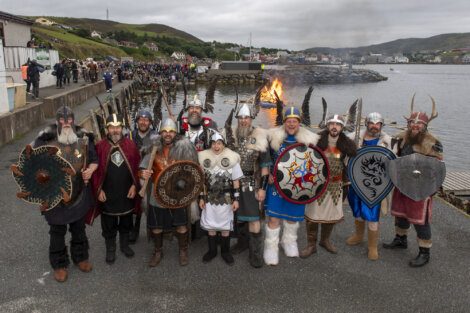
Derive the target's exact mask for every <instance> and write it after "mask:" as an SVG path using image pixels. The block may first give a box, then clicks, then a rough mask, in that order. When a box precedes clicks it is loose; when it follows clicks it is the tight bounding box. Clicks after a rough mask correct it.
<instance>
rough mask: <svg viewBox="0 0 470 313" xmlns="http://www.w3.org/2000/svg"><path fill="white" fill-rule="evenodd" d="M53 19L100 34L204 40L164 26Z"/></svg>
mask: <svg viewBox="0 0 470 313" xmlns="http://www.w3.org/2000/svg"><path fill="white" fill-rule="evenodd" d="M46 18H48V19H51V20H53V21H55V22H57V23H60V24H64V25H68V26H72V27H75V28H83V29H87V30H89V31H93V30H96V31H98V32H100V33H103V34H105V33H108V32H113V31H118V30H123V31H128V32H134V33H136V34H137V35H139V36H143V35H144V34H145V33H147V35H148V36H151V37H155V36H168V37H176V38H179V39H183V40H186V41H189V42H196V43H202V40H200V39H199V38H196V37H195V36H193V35H191V34H188V33H186V32H183V31H181V30H178V29H175V28H172V27H169V26H166V25H162V24H142V25H136V24H126V23H119V22H115V21H106V20H98V19H89V18H71V17H46Z"/></svg>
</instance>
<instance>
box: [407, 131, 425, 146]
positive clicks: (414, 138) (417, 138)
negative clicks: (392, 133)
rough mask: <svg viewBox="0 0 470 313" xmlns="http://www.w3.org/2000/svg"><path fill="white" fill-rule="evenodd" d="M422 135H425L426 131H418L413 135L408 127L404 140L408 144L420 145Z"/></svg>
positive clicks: (422, 139) (422, 138)
mask: <svg viewBox="0 0 470 313" xmlns="http://www.w3.org/2000/svg"><path fill="white" fill-rule="evenodd" d="M424 137H426V132H420V133H418V134H417V135H413V134H412V133H411V130H410V129H408V130H407V131H406V142H408V143H409V144H410V145H420V144H421V143H423V141H424Z"/></svg>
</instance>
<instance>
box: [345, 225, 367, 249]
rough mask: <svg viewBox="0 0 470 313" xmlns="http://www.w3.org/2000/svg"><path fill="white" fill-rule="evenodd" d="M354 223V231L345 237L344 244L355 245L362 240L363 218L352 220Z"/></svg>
mask: <svg viewBox="0 0 470 313" xmlns="http://www.w3.org/2000/svg"><path fill="white" fill-rule="evenodd" d="M354 225H356V232H355V233H354V234H352V235H351V236H350V237H349V238H348V239H346V244H348V245H350V246H355V245H358V244H360V243H361V242H362V240H363V238H364V230H365V226H366V222H365V221H363V220H354Z"/></svg>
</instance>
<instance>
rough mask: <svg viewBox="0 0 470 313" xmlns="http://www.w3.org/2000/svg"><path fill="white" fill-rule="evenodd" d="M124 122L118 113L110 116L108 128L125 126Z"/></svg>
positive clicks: (107, 120) (107, 121)
mask: <svg viewBox="0 0 470 313" xmlns="http://www.w3.org/2000/svg"><path fill="white" fill-rule="evenodd" d="M123 124H124V122H123V120H122V117H121V116H120V115H118V114H116V113H113V114H110V115H109V116H108V118H107V119H106V127H109V126H121V127H122V126H123Z"/></svg>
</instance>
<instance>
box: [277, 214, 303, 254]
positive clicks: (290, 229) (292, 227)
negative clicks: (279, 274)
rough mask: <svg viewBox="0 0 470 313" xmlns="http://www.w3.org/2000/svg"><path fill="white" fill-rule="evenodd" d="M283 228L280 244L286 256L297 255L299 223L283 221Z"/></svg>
mask: <svg viewBox="0 0 470 313" xmlns="http://www.w3.org/2000/svg"><path fill="white" fill-rule="evenodd" d="M283 224H284V230H283V232H282V240H281V246H282V248H283V249H284V252H285V254H286V256H288V257H291V258H297V257H299V247H298V246H297V230H298V229H299V223H298V222H296V223H294V224H291V223H287V221H283Z"/></svg>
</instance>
